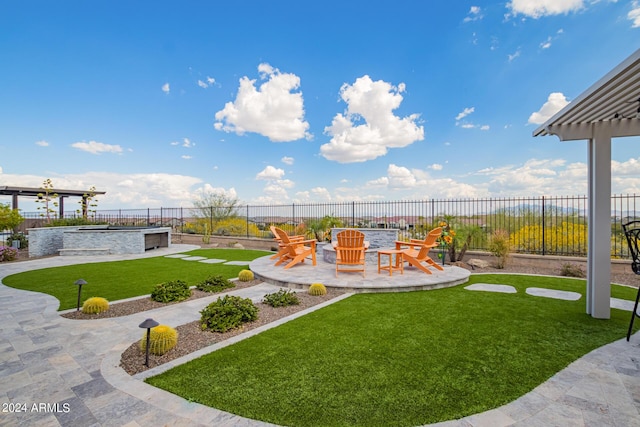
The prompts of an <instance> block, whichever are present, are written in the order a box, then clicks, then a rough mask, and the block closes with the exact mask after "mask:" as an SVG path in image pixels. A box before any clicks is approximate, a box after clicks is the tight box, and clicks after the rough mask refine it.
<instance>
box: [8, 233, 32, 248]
mask: <svg viewBox="0 0 640 427" xmlns="http://www.w3.org/2000/svg"><path fill="white" fill-rule="evenodd" d="M14 240H18V241H19V242H20V249H27V248H28V247H29V239H27V236H25V235H24V234H23V233H13V234H12V235H11V236H9V238H8V239H7V246H12V243H13V241H14Z"/></svg>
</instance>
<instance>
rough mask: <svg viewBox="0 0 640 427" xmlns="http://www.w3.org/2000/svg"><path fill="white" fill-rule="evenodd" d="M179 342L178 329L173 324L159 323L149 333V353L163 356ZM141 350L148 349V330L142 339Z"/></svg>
mask: <svg viewBox="0 0 640 427" xmlns="http://www.w3.org/2000/svg"><path fill="white" fill-rule="evenodd" d="M176 344H178V331H176V330H175V329H173V328H172V327H171V326H167V325H158V326H156V327H155V328H151V331H150V334H149V353H151V354H155V355H158V356H162V355H163V354H165V353H166V352H167V351H169V350H171V349H172V348H173V347H175V346H176ZM140 350H142V351H145V352H146V351H147V332H146V331H145V333H144V335H143V336H142V339H141V340H140Z"/></svg>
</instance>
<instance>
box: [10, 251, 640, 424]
mask: <svg viewBox="0 0 640 427" xmlns="http://www.w3.org/2000/svg"><path fill="white" fill-rule="evenodd" d="M193 248H195V247H193V246H187V245H173V246H172V247H171V248H162V249H158V250H154V251H149V252H147V253H146V254H142V255H137V256H131V255H129V256H113V255H107V256H89V257H73V256H69V257H67V256H65V257H51V258H45V259H39V260H33V261H26V262H20V263H9V264H3V265H2V266H1V267H0V280H1V279H2V278H4V277H6V276H7V275H10V274H14V273H18V272H21V271H26V270H32V269H37V268H46V267H53V266H59V265H72V264H74V263H88V262H102V261H106V260H117V259H131V258H134V257H150V256H158V255H163V254H166V255H169V254H170V253H171V252H172V251H175V252H179V251H186V250H190V249H193ZM320 262H322V261H320ZM394 279H395V276H394ZM275 289H278V288H277V286H274V285H267V284H263V285H259V286H255V287H252V288H245V289H240V290H236V291H232V292H231V293H234V294H237V295H242V296H243V297H248V298H252V299H253V300H258V299H260V298H262V296H263V295H264V294H265V293H268V292H272V291H273V290H275ZM214 298H217V296H216V297H214ZM210 299H212V298H211V297H208V298H202V299H199V300H193V301H188V302H185V303H181V304H176V305H172V306H168V307H162V308H159V309H156V310H152V311H149V312H145V313H137V314H134V315H131V316H126V317H120V318H113V319H102V320H92V321H77V320H70V319H65V318H62V317H60V316H59V313H58V312H57V311H56V310H57V307H58V301H57V300H56V299H55V298H53V297H51V296H48V295H44V294H38V293H33V292H26V291H19V290H15V289H11V288H8V287H6V286H4V285H0V327H1V329H0V404H4V405H9V404H13V406H12V407H13V408H15V407H16V406H15V405H16V404H25V405H26V409H27V410H26V411H24V412H16V411H13V412H11V413H7V412H2V413H0V426H18V425H19V426H38V427H40V426H111V425H114V426H131V427H134V426H157V425H172V426H193V425H215V426H263V425H268V424H266V423H262V422H259V421H254V420H248V419H244V418H241V417H238V416H236V415H233V414H229V413H226V412H223V411H219V410H217V409H214V408H208V407H205V406H202V405H199V404H196V403H191V402H188V401H186V400H184V399H182V398H180V397H177V396H175V395H172V394H170V393H167V392H165V391H163V390H159V389H156V388H154V387H151V386H150V385H148V384H146V383H144V382H143V381H142V378H143V377H144V375H139V376H136V377H131V376H129V375H127V374H126V373H124V371H123V370H122V369H121V368H119V367H118V363H119V355H120V354H121V352H122V351H124V350H125V349H126V348H127V347H128V346H129V345H130V344H131V342H133V341H134V340H137V339H138V338H139V335H140V329H139V328H138V324H139V323H140V322H141V321H142V320H144V319H145V318H147V317H153V318H155V319H156V320H159V321H162V322H163V323H169V324H183V323H186V322H188V321H190V320H194V319H195V317H194V316H197V315H198V314H197V313H198V310H199V309H200V308H201V307H203V306H204V305H205V304H207V303H208V302H209V300H210ZM286 320H287V319H283V320H282V321H281V322H284V321H286ZM249 332H252V333H253V334H255V333H258V332H259V331H249ZM241 338H242V337H237V338H236V339H241ZM225 344H228V343H225ZM223 345H224V344H223ZM203 351H211V349H208V350H203ZM638 354H640V334H636V335H634V336H633V337H632V338H631V342H630V343H627V342H626V341H625V340H623V339H622V340H618V341H616V342H614V343H611V344H608V345H606V346H604V347H601V348H599V349H597V350H595V351H593V352H591V353H589V354H587V355H585V356H584V357H583V358H581V359H579V360H577V361H575V362H574V363H572V364H570V365H569V366H568V367H567V368H566V369H564V370H562V371H561V372H559V373H557V374H556V375H554V376H553V377H552V378H551V379H549V380H548V381H546V382H545V383H543V384H541V385H540V386H538V387H536V388H535V389H534V390H532V391H531V392H530V393H527V394H526V395H524V396H522V397H521V398H519V399H517V400H515V401H514V402H511V403H509V404H507V405H504V406H502V407H500V408H496V409H493V410H491V411H487V412H485V413H481V414H475V415H472V416H469V417H465V418H462V419H460V420H452V421H447V422H443V423H438V424H436V425H438V426H446V427H463V426H464V427H468V426H476V427H479V426H545V427H546V426H550V425H553V426H571V425H577V426H586V425H598V426H608V425H612V426H632V425H640V412H639V411H640V363H639V362H638ZM195 356H196V355H193V356H191V357H195ZM183 361H184V360H182V361H179V362H176V363H180V362H183ZM164 369H166V368H164ZM147 375H148V374H147ZM34 404H35V405H36V406H33V405H34ZM20 408H21V409H22V408H24V407H23V406H21V407H20Z"/></svg>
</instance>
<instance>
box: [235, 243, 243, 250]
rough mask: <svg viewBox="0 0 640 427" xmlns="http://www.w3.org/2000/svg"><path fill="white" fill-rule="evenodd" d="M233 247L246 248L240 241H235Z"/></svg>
mask: <svg viewBox="0 0 640 427" xmlns="http://www.w3.org/2000/svg"><path fill="white" fill-rule="evenodd" d="M232 247H234V248H236V249H244V246H242V245H241V244H240V243H234V244H233V246H232Z"/></svg>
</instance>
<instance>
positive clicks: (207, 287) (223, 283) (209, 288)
mask: <svg viewBox="0 0 640 427" xmlns="http://www.w3.org/2000/svg"><path fill="white" fill-rule="evenodd" d="M235 286H236V285H235V284H234V283H233V282H230V281H229V280H227V279H225V278H224V277H222V276H220V275H218V276H209V277H207V278H206V279H204V280H203V281H202V282H200V283H198V284H197V285H196V288H197V289H199V290H201V291H204V292H220V291H223V290H225V289H229V288H235Z"/></svg>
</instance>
